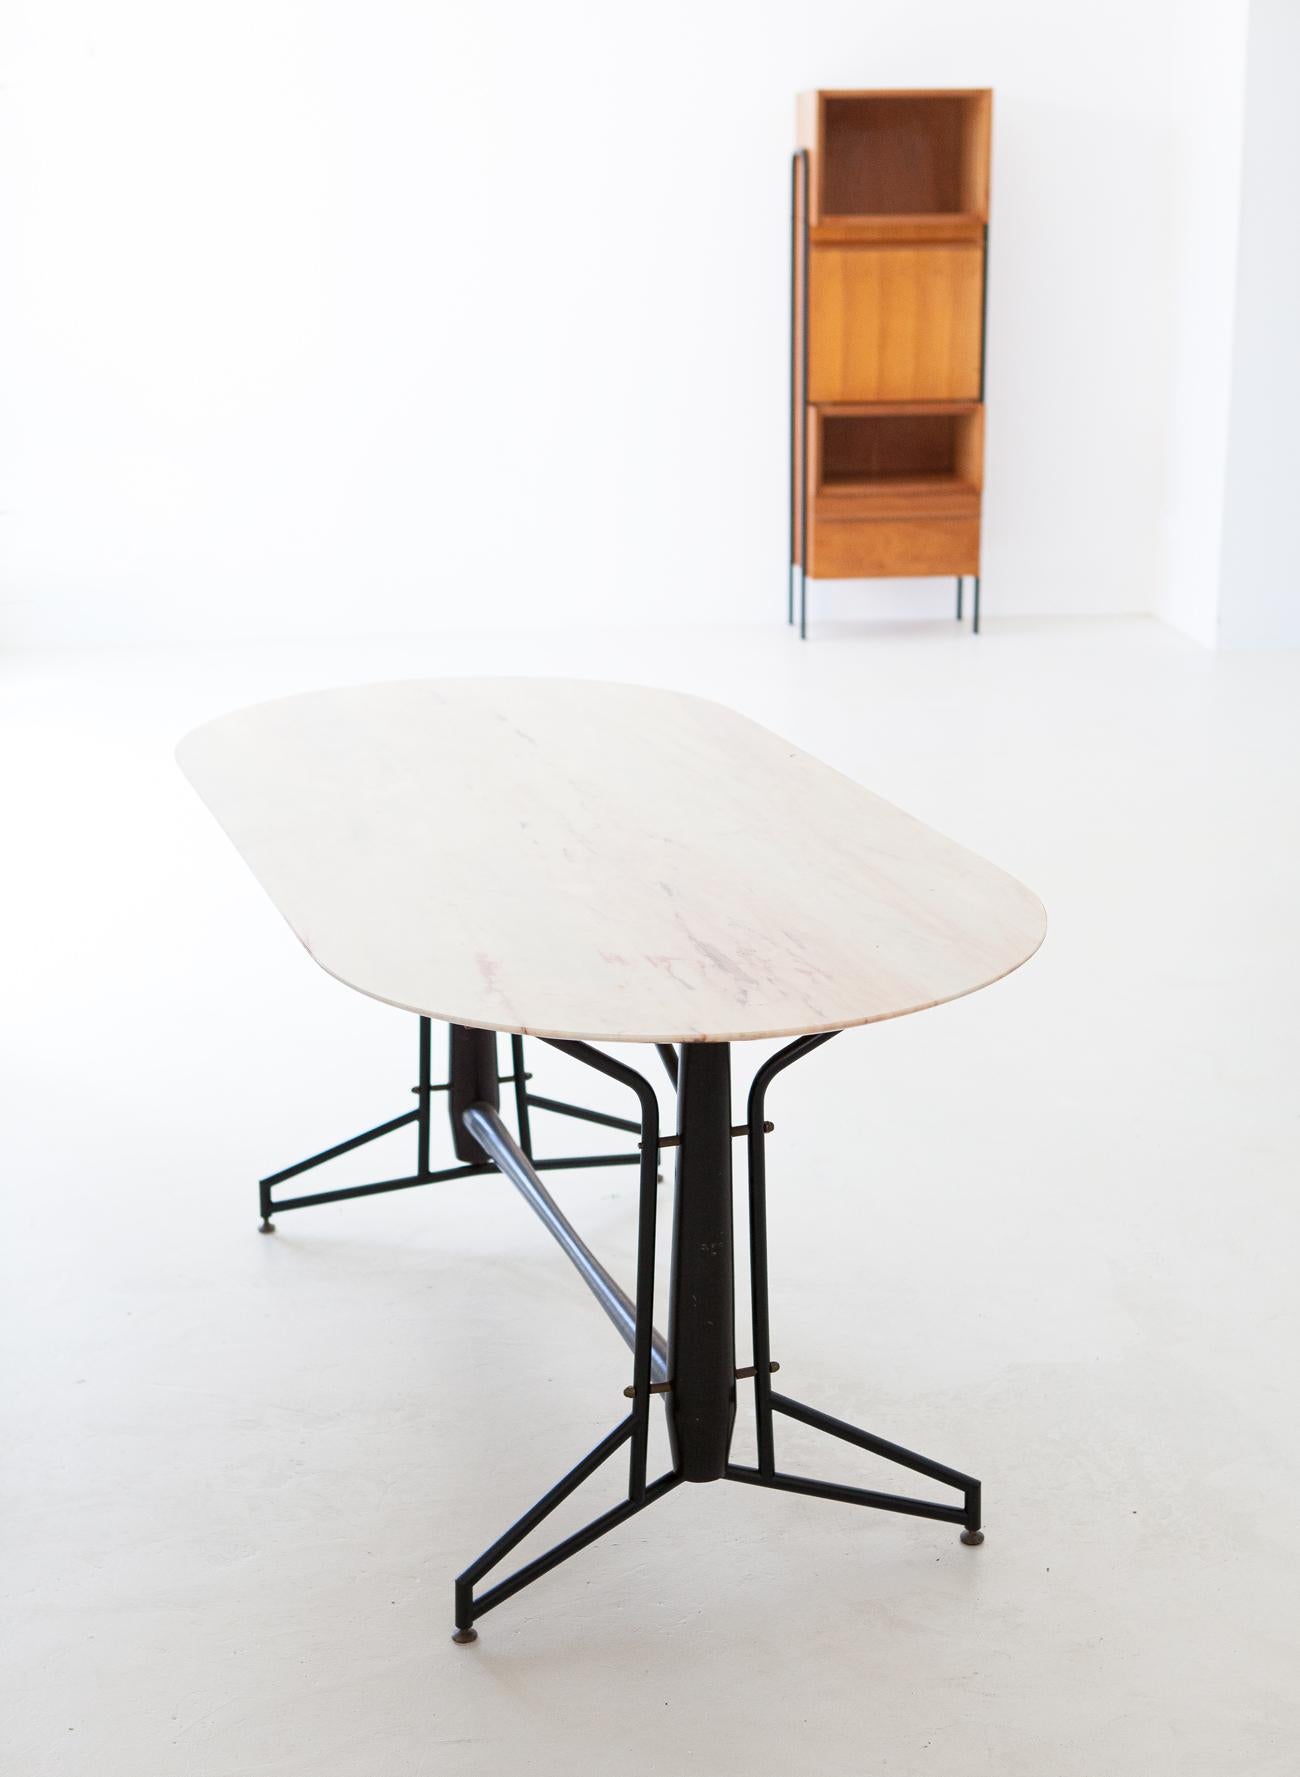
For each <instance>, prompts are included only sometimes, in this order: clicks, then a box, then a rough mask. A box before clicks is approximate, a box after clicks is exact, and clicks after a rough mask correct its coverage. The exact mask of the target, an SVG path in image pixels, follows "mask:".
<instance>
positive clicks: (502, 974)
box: [178, 678, 1045, 1042]
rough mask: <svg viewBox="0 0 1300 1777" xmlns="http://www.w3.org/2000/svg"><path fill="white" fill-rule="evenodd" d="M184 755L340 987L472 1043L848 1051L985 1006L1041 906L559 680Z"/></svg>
mask: <svg viewBox="0 0 1300 1777" xmlns="http://www.w3.org/2000/svg"><path fill="white" fill-rule="evenodd" d="M178 756H179V759H180V762H181V765H182V767H183V769H184V770H185V772H186V774H187V775H188V777H189V778H190V780H191V781H192V782H193V784H194V786H195V787H196V789H197V790H198V791H199V793H200V795H201V796H202V797H203V799H204V800H205V801H206V802H207V804H208V806H209V807H210V808H211V809H212V812H213V813H214V814H215V815H216V817H217V819H218V820H219V821H220V822H221V824H222V826H223V827H224V828H225V829H226V831H227V833H228V834H229V835H230V837H231V839H232V840H233V841H234V843H235V845H236V846H237V847H238V849H239V851H240V852H241V854H242V855H243V857H244V858H245V859H246V860H247V862H248V864H249V866H250V867H251V869H252V871H253V873H254V875H255V876H256V877H257V879H258V880H259V882H260V883H261V884H262V886H263V887H264V888H265V889H266V891H267V893H268V894H269V895H270V897H271V899H272V900H273V901H274V902H275V904H276V906H277V907H278V908H279V910H280V912H281V913H282V914H283V915H284V917H285V919H287V920H288V922H289V924H290V926H292V928H293V930H294V931H295V932H296V933H297V935H298V937H299V938H300V939H301V940H302V942H303V944H305V945H306V947H307V949H308V950H309V951H310V953H311V955H312V956H313V957H314V958H315V959H316V961H317V962H318V963H319V964H320V965H321V967H322V968H324V969H326V970H328V971H329V973H330V974H332V975H336V976H337V977H338V978H339V979H340V980H341V981H345V982H347V983H348V984H349V985H350V986H352V987H355V988H357V989H359V990H360V991H361V992H362V993H367V994H370V995H372V996H373V997H374V998H376V999H379V1000H384V1001H386V1002H387V1003H389V1004H391V1005H396V1006H403V1007H406V1008H408V1009H410V1010H412V1011H417V1012H422V1013H426V1014H429V1015H430V1016H432V1017H435V1018H438V1019H444V1020H447V1021H449V1022H452V1023H456V1024H464V1025H473V1026H478V1027H482V1028H488V1029H493V1030H507V1031H525V1032H529V1033H532V1034H536V1035H539V1036H559V1037H585V1038H593V1039H597V1040H605V1041H620V1040H621V1041H627V1042H694V1041H705V1042H724V1041H738V1040H743V1039H746V1038H753V1037H777V1036H791V1035H795V1034H798V1033H800V1032H805V1031H820V1030H839V1029H844V1028H846V1027H848V1026H850V1025H857V1024H868V1023H872V1022H874V1021H876V1020H878V1019H884V1018H895V1017H898V1016H900V1015H901V1014H903V1013H906V1012H916V1011H920V1010H922V1009H923V1008H925V1007H927V1006H934V1005H938V1004H940V1003H941V1002H943V1001H945V1000H952V999H957V998H959V997H960V996H961V995H963V994H967V993H971V992H973V991H974V990H975V989H977V988H980V987H985V986H987V985H988V984H989V983H990V982H992V981H996V980H998V979H999V978H1000V977H1001V976H1003V975H1006V974H1008V973H1009V972H1010V971H1011V970H1012V969H1015V968H1017V967H1018V966H1019V965H1020V964H1021V963H1023V962H1024V961H1025V960H1026V959H1027V958H1028V957H1030V956H1032V955H1033V953H1034V951H1035V950H1036V949H1037V948H1038V946H1039V944H1040V943H1041V942H1042V938H1043V932H1044V926H1045V916H1044V913H1043V908H1042V905H1041V904H1040V902H1039V901H1038V899H1037V897H1036V896H1034V895H1033V894H1032V893H1031V892H1030V891H1029V890H1028V889H1027V888H1025V887H1024V886H1023V885H1022V884H1021V883H1019V882H1017V881H1016V880H1015V879H1014V878H1013V877H1010V876H1008V875H1006V874H1005V872H1003V871H1001V870H999V869H997V868H995V867H994V866H993V865H992V864H989V863H986V862H985V861H984V860H983V859H982V858H979V857H977V856H975V855H974V854H973V853H972V852H969V851H967V850H965V849H964V848H963V847H962V846H959V845H956V844H954V843H953V842H952V841H951V840H948V839H945V838H943V837H942V835H940V834H938V833H935V832H933V831H932V830H931V829H930V828H928V827H925V826H923V825H922V824H921V823H920V822H918V821H916V820H914V819H912V817H911V816H910V815H907V814H904V813H903V812H902V811H901V810H900V809H898V808H895V807H893V806H892V805H891V804H890V803H887V802H884V801H882V800H881V799H880V798H879V797H877V796H874V795H872V794H871V793H870V792H869V791H867V790H865V789H863V788H861V787H860V786H859V785H858V784H855V783H854V782H852V781H851V780H850V779H849V778H847V777H844V776H843V775H842V774H841V773H839V772H837V771H834V770H832V769H831V768H830V767H829V766H826V765H823V764H821V763H820V762H819V761H818V760H816V759H813V758H811V757H810V756H809V755H808V754H806V753H803V752H801V751H800V750H799V749H798V748H796V747H794V746H792V745H791V744H790V743H789V742H788V741H785V740H782V739H781V738H780V737H779V736H777V735H775V734H773V733H772V732H771V731H770V730H768V729H766V728H762V727H760V726H758V724H756V723H754V722H752V721H750V720H749V719H748V718H747V717H744V716H741V715H739V714H737V713H736V712H735V711H733V710H730V709H728V708H726V707H725V706H724V705H722V704H719V703H714V702H712V701H709V700H707V699H704V698H699V697H692V696H687V695H683V694H682V693H679V692H673V691H659V690H653V689H647V688H645V687H639V686H633V685H619V684H608V683H603V682H599V681H589V680H565V679H504V678H503V679H425V680H415V681H409V682H402V681H396V682H389V683H385V684H378V685H360V686H352V687H345V688H342V689H338V690H330V691H321V692H311V693H308V694H306V695H304V696H298V697H290V698H282V699H279V700H277V701H274V702H271V703H262V704H256V705H254V706H253V707H252V708H250V709H244V710H239V711H237V712H235V713H234V714H232V715H229V716H224V717H221V718H219V719H218V720H216V721H214V722H209V723H207V724H205V725H204V726H203V727H201V728H198V729H196V730H195V731H194V732H193V733H191V734H189V735H188V736H187V737H186V738H185V740H184V741H183V742H182V743H181V746H180V748H179V750H178Z"/></svg>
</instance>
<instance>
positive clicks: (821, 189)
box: [813, 90, 992, 222]
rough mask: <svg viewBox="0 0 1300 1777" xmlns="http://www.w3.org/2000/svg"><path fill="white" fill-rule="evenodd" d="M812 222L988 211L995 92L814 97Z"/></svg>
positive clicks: (952, 215) (982, 216)
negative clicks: (814, 193) (814, 194)
mask: <svg viewBox="0 0 1300 1777" xmlns="http://www.w3.org/2000/svg"><path fill="white" fill-rule="evenodd" d="M817 98H818V116H817V129H816V135H817V163H818V169H817V170H818V193H817V203H816V214H815V215H814V217H813V220H814V221H818V222H822V221H826V220H827V219H829V218H837V217H895V218H898V219H900V220H901V219H904V218H906V219H909V220H911V221H912V222H918V221H919V220H920V219H921V218H925V217H931V218H934V217H949V218H956V217H968V218H978V219H981V220H986V219H987V216H988V171H989V169H988V139H989V120H990V115H991V105H992V94H991V93H989V92H987V91H984V90H978V91H970V92H937V93H925V92H882V93H832V92H823V93H820V94H818V95H817Z"/></svg>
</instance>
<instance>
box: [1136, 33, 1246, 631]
mask: <svg viewBox="0 0 1300 1777" xmlns="http://www.w3.org/2000/svg"><path fill="white" fill-rule="evenodd" d="M1246 17H1247V5H1246V4H1245V0H1240V3H1236V0H1234V3H1233V4H1224V3H1223V0H1189V5H1188V8H1187V12H1186V14H1185V23H1186V27H1187V28H1186V29H1185V30H1184V31H1181V32H1179V33H1178V35H1177V36H1176V37H1175V38H1174V40H1173V43H1172V45H1171V53H1173V55H1174V56H1175V57H1176V62H1175V65H1174V68H1173V70H1172V71H1173V72H1174V73H1175V75H1176V79H1177V88H1178V94H1179V101H1178V112H1177V129H1176V135H1175V139H1174V146H1175V153H1176V154H1177V157H1178V159H1179V161H1180V163H1181V165H1182V167H1183V169H1184V176H1183V178H1182V179H1181V180H1179V182H1178V184H1177V187H1176V191H1175V197H1174V208H1173V212H1172V216H1171V224H1172V235H1173V251H1174V270H1175V280H1176V292H1177V294H1176V300H1175V301H1174V302H1173V303H1172V304H1171V305H1170V310H1169V354H1170V378H1169V409H1168V415H1167V419H1166V425H1167V435H1168V481H1167V485H1166V489H1165V499H1164V502H1163V516H1162V542H1163V557H1162V570H1161V573H1160V576H1159V588H1160V590H1159V597H1158V601H1157V610H1158V612H1159V615H1160V616H1161V617H1162V618H1163V619H1164V620H1165V621H1166V622H1167V623H1170V624H1172V625H1173V626H1174V627H1175V628H1176V629H1181V630H1183V631H1184V632H1185V633H1186V634H1187V635H1190V636H1192V637H1193V638H1194V639H1195V640H1196V641H1198V642H1201V643H1203V644H1204V645H1205V646H1206V647H1212V646H1213V645H1214V644H1215V642H1216V641H1217V639H1218V613H1219V567H1220V556H1221V552H1222V543H1223V503H1224V478H1225V475H1226V471H1227V457H1228V407H1229V399H1230V394H1231V387H1232V367H1233V338H1234V316H1235V307H1236V285H1237V276H1236V267H1237V233H1238V221H1239V213H1240V197H1241V138H1242V115H1243V109H1242V108H1243V97H1244V93H1243V87H1244V80H1245V60H1246Z"/></svg>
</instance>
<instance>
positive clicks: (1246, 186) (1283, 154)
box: [1219, 0, 1300, 645]
mask: <svg viewBox="0 0 1300 1777" xmlns="http://www.w3.org/2000/svg"><path fill="white" fill-rule="evenodd" d="M1298 71H1300V5H1297V4H1296V0H1251V7H1250V34H1249V40H1248V46H1247V52H1246V132H1245V145H1244V154H1243V164H1242V191H1241V241H1240V247H1239V249H1238V257H1237V291H1236V316H1235V344H1234V351H1233V369H1232V403H1231V411H1230V417H1229V423H1228V443H1227V474H1226V497H1225V503H1224V514H1223V563H1222V588H1221V592H1220V600H1219V637H1220V640H1221V641H1223V642H1224V643H1226V644H1228V645H1233V644H1245V643H1276V642H1290V643H1296V642H1300V542H1298V541H1297V533H1296V514H1297V511H1298V510H1300V428H1298V425H1297V416H1298V415H1300V337H1298V335H1300V190H1298V189H1297V188H1298V185H1300V109H1298V108H1297V106H1296V96H1295V89H1296V75H1297V72H1298Z"/></svg>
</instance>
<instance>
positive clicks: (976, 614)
mask: <svg viewBox="0 0 1300 1777" xmlns="http://www.w3.org/2000/svg"><path fill="white" fill-rule="evenodd" d="M979 632H980V577H979V575H978V574H976V576H975V591H974V596H973V597H972V599H971V633H972V634H973V635H978V634H979Z"/></svg>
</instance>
